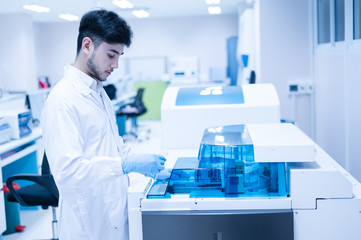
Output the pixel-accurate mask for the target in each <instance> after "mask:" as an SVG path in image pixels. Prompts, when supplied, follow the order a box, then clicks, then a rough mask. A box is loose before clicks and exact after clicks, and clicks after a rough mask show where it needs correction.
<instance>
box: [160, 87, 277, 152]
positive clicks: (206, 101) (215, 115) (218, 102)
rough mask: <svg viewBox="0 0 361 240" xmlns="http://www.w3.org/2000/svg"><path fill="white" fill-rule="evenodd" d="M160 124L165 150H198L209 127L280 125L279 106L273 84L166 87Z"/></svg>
mask: <svg viewBox="0 0 361 240" xmlns="http://www.w3.org/2000/svg"><path fill="white" fill-rule="evenodd" d="M161 122H162V147H163V148H164V149H191V148H192V149H197V148H198V146H199V142H200V141H201V138H202V134H203V131H204V129H206V128H208V127H213V126H222V125H234V124H246V123H278V122H280V103H279V99H278V95H277V92H276V89H275V87H274V86H273V85H272V84H250V85H242V86H209V87H168V88H167V89H166V91H165V93H164V96H163V100H162V104H161Z"/></svg>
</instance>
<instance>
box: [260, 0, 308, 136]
mask: <svg viewBox="0 0 361 240" xmlns="http://www.w3.org/2000/svg"><path fill="white" fill-rule="evenodd" d="M258 4H259V6H257V9H256V17H257V18H258V21H259V23H258V24H259V29H258V31H259V32H258V34H259V36H260V38H259V41H260V43H259V46H258V47H259V56H258V57H259V64H258V66H257V67H258V73H257V80H256V82H264V83H273V84H274V85H275V87H276V89H277V92H278V95H279V98H280V103H281V117H282V118H283V119H288V120H294V119H292V117H293V116H292V115H293V114H292V110H291V102H290V98H289V96H288V91H287V82H288V81H290V80H295V79H300V78H308V79H311V59H312V54H311V53H312V49H311V41H310V34H311V31H310V30H309V25H310V21H311V20H312V18H311V13H312V12H311V11H310V6H309V1H297V0H291V1H290V0H273V1H258ZM258 24H257V25H258ZM258 76H260V78H258ZM296 106H297V111H296V119H295V120H296V124H297V125H298V126H299V127H300V128H301V129H302V130H303V131H304V132H306V133H307V134H308V135H311V128H310V114H309V111H310V97H309V96H300V97H297V103H296Z"/></svg>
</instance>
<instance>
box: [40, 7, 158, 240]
mask: <svg viewBox="0 0 361 240" xmlns="http://www.w3.org/2000/svg"><path fill="white" fill-rule="evenodd" d="M131 38H132V31H131V29H130V27H129V26H128V24H127V23H126V22H125V21H124V20H123V19H122V18H120V17H119V16H118V15H117V14H116V13H114V12H111V11H106V10H96V11H91V12H88V13H86V14H85V15H84V16H83V18H82V19H81V21H80V26H79V35H78V42H77V56H76V59H75V62H74V63H73V64H72V65H68V66H66V67H65V72H64V77H63V78H62V79H61V81H60V82H59V83H58V84H57V85H56V86H55V87H54V88H53V89H52V91H51V92H50V94H49V96H48V99H47V101H46V103H45V105H44V108H43V112H42V118H41V122H42V130H43V137H44V144H45V151H46V154H47V156H48V159H49V163H50V168H51V171H52V174H53V176H54V178H55V182H56V185H57V187H58V189H59V193H60V199H59V210H60V215H59V237H60V239H61V240H71V239H74V240H82V239H84V240H85V239H86V240H91V239H94V240H101V239H106V240H111V239H117V240H119V239H128V212H127V188H128V184H129V180H128V176H127V173H129V172H139V173H143V174H145V175H146V176H150V177H153V178H154V177H155V176H156V174H158V173H159V172H160V171H161V170H163V169H164V162H165V158H164V157H163V156H160V155H152V154H138V155H136V154H131V152H130V150H129V148H128V147H127V146H125V145H124V144H123V141H122V139H121V137H119V135H118V129H117V125H116V121H115V114H114V112H113V108H112V105H111V102H110V100H109V98H108V96H107V95H106V93H105V91H104V89H103V87H102V81H104V80H106V79H107V77H108V76H109V75H110V74H111V73H112V71H113V70H114V69H116V68H117V67H118V58H119V56H120V55H122V54H123V53H124V47H125V46H127V47H128V46H129V45H130V43H131Z"/></svg>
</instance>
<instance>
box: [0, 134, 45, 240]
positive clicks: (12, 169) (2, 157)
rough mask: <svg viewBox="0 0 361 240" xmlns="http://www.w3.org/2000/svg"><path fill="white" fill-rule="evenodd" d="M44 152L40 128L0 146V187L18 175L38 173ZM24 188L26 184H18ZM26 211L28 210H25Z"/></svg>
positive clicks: (1, 212)
mask: <svg viewBox="0 0 361 240" xmlns="http://www.w3.org/2000/svg"><path fill="white" fill-rule="evenodd" d="M43 151H44V148H43V144H42V134H41V129H40V127H37V128H34V129H33V130H32V133H31V134H30V135H28V136H26V137H23V138H20V139H17V140H12V141H10V142H7V143H4V144H1V145H0V167H1V171H0V186H1V187H2V186H3V183H5V181H6V179H7V178H8V177H10V176H12V175H15V174H19V173H38V165H39V164H38V163H40V162H41V158H42V153H43ZM19 184H20V186H25V185H26V184H28V183H26V182H23V183H21V182H19ZM4 200H5V199H4V193H3V191H0V233H1V234H0V239H1V238H2V237H1V235H2V233H3V232H4V231H5V230H6V223H5V222H6V221H5V206H4ZM27 209H28V208H27Z"/></svg>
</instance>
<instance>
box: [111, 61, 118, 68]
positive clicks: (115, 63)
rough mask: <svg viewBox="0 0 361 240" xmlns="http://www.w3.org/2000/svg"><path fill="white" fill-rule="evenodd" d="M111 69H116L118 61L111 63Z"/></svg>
mask: <svg viewBox="0 0 361 240" xmlns="http://www.w3.org/2000/svg"><path fill="white" fill-rule="evenodd" d="M111 68H113V69H116V68H118V59H117V60H115V61H113V62H112V64H111Z"/></svg>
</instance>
